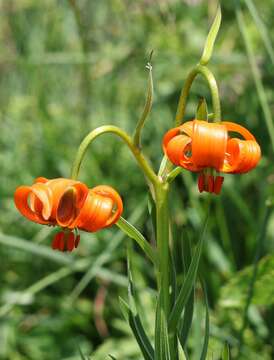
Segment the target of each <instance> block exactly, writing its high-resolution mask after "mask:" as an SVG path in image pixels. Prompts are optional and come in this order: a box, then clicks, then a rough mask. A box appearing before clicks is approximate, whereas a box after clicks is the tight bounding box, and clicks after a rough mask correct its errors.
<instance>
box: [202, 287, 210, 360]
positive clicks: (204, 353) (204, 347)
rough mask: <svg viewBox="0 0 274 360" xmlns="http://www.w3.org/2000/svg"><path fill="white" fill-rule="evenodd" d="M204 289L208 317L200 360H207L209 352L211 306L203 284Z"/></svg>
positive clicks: (206, 318)
mask: <svg viewBox="0 0 274 360" xmlns="http://www.w3.org/2000/svg"><path fill="white" fill-rule="evenodd" d="M202 288H203V292H204V296H205V305H206V317H205V337H204V344H203V349H202V353H201V357H200V360H206V355H207V350H208V342H209V306H208V299H207V293H206V288H205V285H204V284H203V283H202Z"/></svg>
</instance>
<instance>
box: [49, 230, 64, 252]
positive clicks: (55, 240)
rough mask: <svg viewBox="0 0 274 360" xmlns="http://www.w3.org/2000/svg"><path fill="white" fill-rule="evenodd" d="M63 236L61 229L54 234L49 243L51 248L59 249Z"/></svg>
mask: <svg viewBox="0 0 274 360" xmlns="http://www.w3.org/2000/svg"><path fill="white" fill-rule="evenodd" d="M64 236H65V234H64V232H63V231H60V232H59V233H57V234H56V235H55V236H54V238H53V241H52V244H51V247H52V249H53V250H61V249H60V247H61V248H62V243H64Z"/></svg>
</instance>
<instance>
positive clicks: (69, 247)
mask: <svg viewBox="0 0 274 360" xmlns="http://www.w3.org/2000/svg"><path fill="white" fill-rule="evenodd" d="M73 249H74V233H73V232H72V231H71V232H69V233H68V234H67V250H68V251H72V250H73Z"/></svg>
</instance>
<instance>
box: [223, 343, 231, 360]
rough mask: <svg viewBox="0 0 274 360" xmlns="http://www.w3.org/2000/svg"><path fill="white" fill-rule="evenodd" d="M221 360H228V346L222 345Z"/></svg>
mask: <svg viewBox="0 0 274 360" xmlns="http://www.w3.org/2000/svg"><path fill="white" fill-rule="evenodd" d="M222 360H230V351H229V346H228V344H225V345H224V348H223V352H222Z"/></svg>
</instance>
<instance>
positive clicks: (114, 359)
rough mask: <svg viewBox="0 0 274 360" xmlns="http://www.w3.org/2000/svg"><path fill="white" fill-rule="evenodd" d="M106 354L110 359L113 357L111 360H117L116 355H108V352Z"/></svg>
mask: <svg viewBox="0 0 274 360" xmlns="http://www.w3.org/2000/svg"><path fill="white" fill-rule="evenodd" d="M108 356H109V357H110V358H111V359H113V360H117V359H116V357H114V356H112V355H110V354H108Z"/></svg>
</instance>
